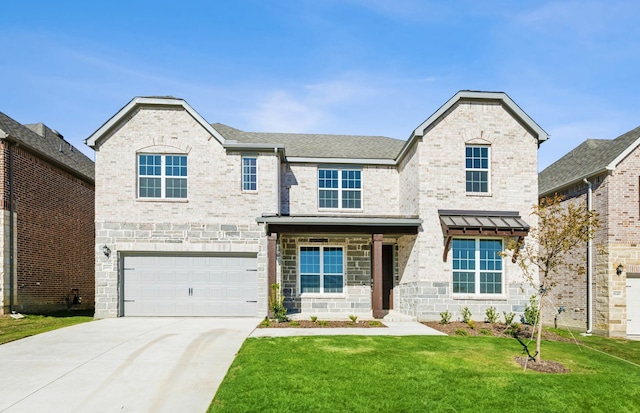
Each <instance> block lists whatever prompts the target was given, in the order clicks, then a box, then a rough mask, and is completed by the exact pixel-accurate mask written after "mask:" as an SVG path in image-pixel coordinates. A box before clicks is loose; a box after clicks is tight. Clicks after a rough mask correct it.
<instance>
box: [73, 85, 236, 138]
mask: <svg viewBox="0 0 640 413" xmlns="http://www.w3.org/2000/svg"><path fill="white" fill-rule="evenodd" d="M141 105H146V106H181V107H182V108H184V110H185V111H186V112H187V113H189V114H190V115H191V116H192V117H193V118H194V119H195V120H196V121H197V122H198V123H200V124H201V125H202V127H203V128H204V129H206V130H207V132H209V133H210V134H211V135H212V136H213V137H214V138H216V140H217V141H218V142H220V143H221V144H224V142H225V140H224V138H223V137H222V135H220V133H219V132H218V131H217V130H215V129H214V128H213V127H212V126H211V125H210V124H209V123H208V122H207V121H206V120H205V119H204V118H203V117H202V116H200V114H199V113H198V112H196V111H195V110H194V109H193V108H192V107H191V106H190V105H189V104H188V103H187V102H186V101H185V100H184V99H176V98H145V97H136V98H133V99H132V100H131V101H130V102H129V103H127V104H126V105H125V106H124V107H123V108H122V109H120V110H119V111H118V112H117V113H116V114H115V115H114V116H112V117H111V119H109V120H108V121H107V122H105V123H104V124H103V125H102V126H101V127H100V128H98V130H96V131H95V132H93V134H91V136H89V137H88V138H87V139H85V141H84V143H85V144H86V145H87V146H89V147H91V148H92V149H95V146H96V143H97V141H98V140H99V139H100V138H102V137H103V136H104V135H105V134H106V133H107V132H108V131H110V130H111V128H113V127H114V126H115V125H117V124H118V123H119V122H120V121H121V120H122V119H123V118H125V117H126V116H127V115H128V114H129V113H130V112H131V111H132V110H133V109H134V108H135V107H136V106H141Z"/></svg>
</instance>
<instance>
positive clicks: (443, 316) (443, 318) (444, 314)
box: [440, 310, 451, 324]
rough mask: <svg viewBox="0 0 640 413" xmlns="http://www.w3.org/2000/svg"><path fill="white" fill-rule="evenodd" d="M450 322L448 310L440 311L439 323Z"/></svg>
mask: <svg viewBox="0 0 640 413" xmlns="http://www.w3.org/2000/svg"><path fill="white" fill-rule="evenodd" d="M450 322H451V313H450V312H449V310H447V311H443V312H441V313H440V324H449V323H450Z"/></svg>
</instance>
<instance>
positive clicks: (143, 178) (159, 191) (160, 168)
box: [138, 155, 187, 199]
mask: <svg viewBox="0 0 640 413" xmlns="http://www.w3.org/2000/svg"><path fill="white" fill-rule="evenodd" d="M138 196H139V197H140V198H160V199H162V198H186V197H187V157H186V156H185V155H138Z"/></svg>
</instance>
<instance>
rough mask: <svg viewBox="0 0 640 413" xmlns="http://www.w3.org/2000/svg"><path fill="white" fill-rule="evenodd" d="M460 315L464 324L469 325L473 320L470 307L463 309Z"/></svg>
mask: <svg viewBox="0 0 640 413" xmlns="http://www.w3.org/2000/svg"><path fill="white" fill-rule="evenodd" d="M460 315H461V316H462V322H463V323H469V320H471V310H469V307H465V308H461V309H460Z"/></svg>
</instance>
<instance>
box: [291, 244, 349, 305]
mask: <svg viewBox="0 0 640 413" xmlns="http://www.w3.org/2000/svg"><path fill="white" fill-rule="evenodd" d="M298 258H299V260H298V262H299V265H300V293H301V294H304V293H318V294H330V293H342V292H343V289H344V250H343V248H342V247H329V246H318V247H310V246H309V247H300V253H299V255H298Z"/></svg>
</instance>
